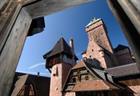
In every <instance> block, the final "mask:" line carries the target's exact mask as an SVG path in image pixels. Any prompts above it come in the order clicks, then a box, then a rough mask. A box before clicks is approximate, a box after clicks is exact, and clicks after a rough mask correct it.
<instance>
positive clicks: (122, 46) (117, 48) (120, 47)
mask: <svg viewBox="0 0 140 96" xmlns="http://www.w3.org/2000/svg"><path fill="white" fill-rule="evenodd" d="M127 48H129V47H128V46H125V45H121V44H119V45H118V46H117V47H116V48H114V52H118V51H120V50H123V49H127Z"/></svg>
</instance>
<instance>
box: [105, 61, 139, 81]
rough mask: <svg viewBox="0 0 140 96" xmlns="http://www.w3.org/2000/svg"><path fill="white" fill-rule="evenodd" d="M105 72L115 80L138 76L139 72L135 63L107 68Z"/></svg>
mask: <svg viewBox="0 0 140 96" xmlns="http://www.w3.org/2000/svg"><path fill="white" fill-rule="evenodd" d="M106 72H107V73H108V74H110V75H111V76H113V77H117V78H119V77H125V76H130V75H135V74H140V71H139V69H138V67H137V65H136V63H131V64H127V65H122V66H117V67H113V68H108V69H106Z"/></svg>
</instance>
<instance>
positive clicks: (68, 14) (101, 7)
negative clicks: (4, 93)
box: [17, 0, 128, 76]
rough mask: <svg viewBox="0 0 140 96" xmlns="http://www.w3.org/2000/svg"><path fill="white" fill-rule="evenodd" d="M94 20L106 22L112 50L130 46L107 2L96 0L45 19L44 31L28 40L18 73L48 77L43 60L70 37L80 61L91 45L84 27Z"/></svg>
mask: <svg viewBox="0 0 140 96" xmlns="http://www.w3.org/2000/svg"><path fill="white" fill-rule="evenodd" d="M94 17H95V18H102V19H103V20H104V22H105V24H106V27H107V30H108V35H109V37H110V40H111V43H112V45H113V47H116V46H117V45H118V44H124V45H128V44H127V41H126V39H125V37H124V35H123V33H122V30H121V28H120V26H119V25H118V23H117V21H116V20H115V17H114V16H113V15H112V13H111V11H110V9H109V8H108V5H107V3H106V0H96V1H93V2H91V3H88V4H83V5H80V6H76V7H73V8H68V9H66V10H63V11H60V12H57V13H54V14H51V15H48V16H46V17H45V25H46V27H45V30H44V31H43V32H42V33H39V34H36V35H34V36H31V37H27V39H26V42H25V45H24V48H23V51H22V55H21V58H20V61H19V64H18V67H17V71H18V72H25V73H31V74H37V72H40V74H41V75H43V76H49V73H48V71H47V70H46V69H45V65H44V62H45V60H44V59H43V57H42V56H43V55H44V54H45V53H46V52H48V51H49V50H50V49H51V48H52V47H53V46H54V44H55V43H56V42H57V40H58V39H59V38H60V37H62V36H63V37H64V38H65V40H66V41H67V42H68V41H69V39H70V38H71V37H72V38H74V43H75V52H76V54H77V56H78V57H79V58H81V53H82V51H84V50H85V49H86V48H87V44H88V38H87V33H86V32H85V26H86V25H87V24H88V23H89V22H90V20H92V19H93V18H94Z"/></svg>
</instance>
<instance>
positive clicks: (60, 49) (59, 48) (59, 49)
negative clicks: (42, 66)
mask: <svg viewBox="0 0 140 96" xmlns="http://www.w3.org/2000/svg"><path fill="white" fill-rule="evenodd" d="M61 53H65V54H67V55H69V56H73V52H72V49H71V47H70V46H69V45H68V44H67V42H66V41H65V40H64V38H63V37H61V38H60V39H59V40H58V41H57V43H56V44H55V46H54V47H53V48H52V50H51V51H49V52H47V53H46V54H45V55H44V56H43V57H44V59H46V58H49V57H52V56H55V55H58V54H61Z"/></svg>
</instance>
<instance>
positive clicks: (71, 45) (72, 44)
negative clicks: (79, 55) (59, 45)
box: [69, 38, 74, 53]
mask: <svg viewBox="0 0 140 96" xmlns="http://www.w3.org/2000/svg"><path fill="white" fill-rule="evenodd" d="M69 45H70V47H71V49H72V51H73V53H74V41H73V38H71V39H70V41H69Z"/></svg>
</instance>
